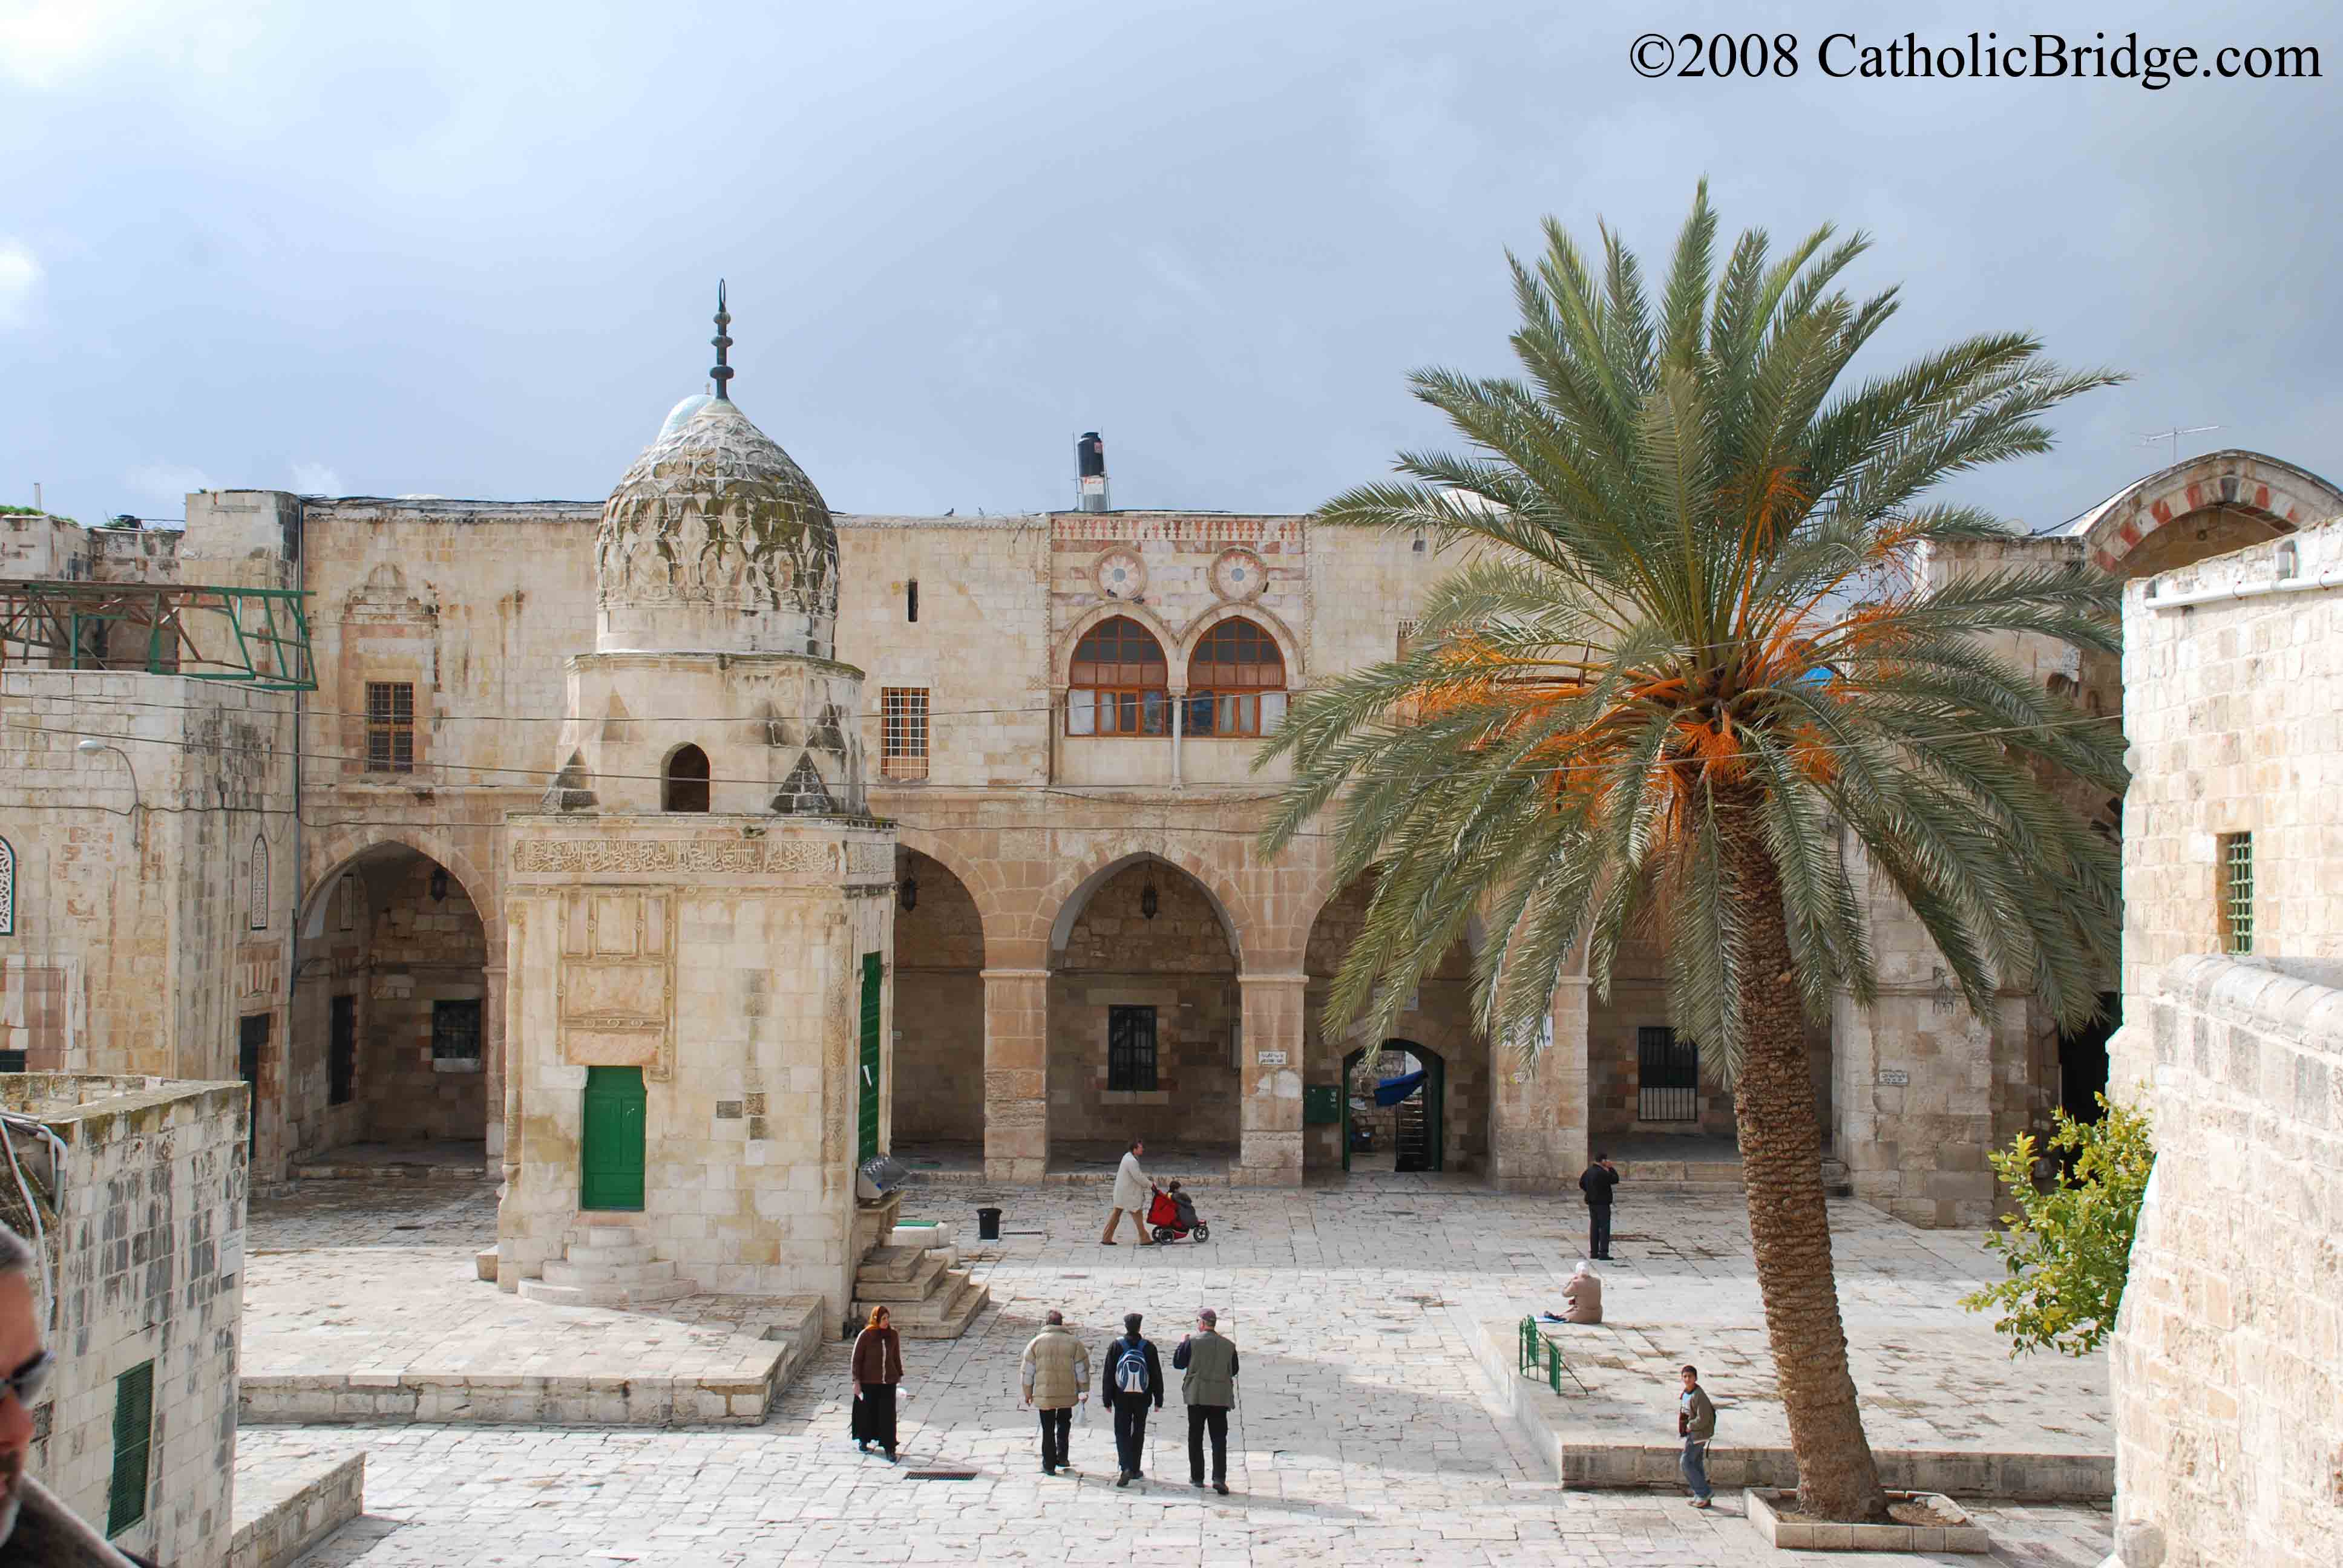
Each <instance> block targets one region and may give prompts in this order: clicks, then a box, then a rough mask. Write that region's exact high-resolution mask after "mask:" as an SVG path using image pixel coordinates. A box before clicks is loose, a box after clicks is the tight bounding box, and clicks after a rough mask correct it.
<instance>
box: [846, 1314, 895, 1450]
mask: <svg viewBox="0 0 2343 1568" xmlns="http://www.w3.org/2000/svg"><path fill="white" fill-rule="evenodd" d="M902 1381H903V1340H902V1336H901V1335H900V1334H898V1333H897V1332H895V1325H894V1323H893V1322H892V1321H891V1320H890V1316H889V1314H888V1312H887V1309H886V1308H884V1307H873V1308H871V1309H870V1325H869V1326H868V1327H866V1328H865V1329H864V1330H863V1331H862V1332H860V1333H859V1334H857V1335H855V1336H854V1446H855V1447H856V1448H858V1449H860V1451H861V1452H864V1453H868V1452H870V1445H871V1444H872V1443H874V1442H875V1443H877V1444H878V1445H879V1446H880V1448H883V1449H885V1450H886V1451H887V1462H889V1463H890V1464H892V1463H893V1462H895V1385H896V1384H898V1383H900V1382H902Z"/></svg>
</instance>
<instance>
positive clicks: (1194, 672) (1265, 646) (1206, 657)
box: [1180, 619, 1285, 735]
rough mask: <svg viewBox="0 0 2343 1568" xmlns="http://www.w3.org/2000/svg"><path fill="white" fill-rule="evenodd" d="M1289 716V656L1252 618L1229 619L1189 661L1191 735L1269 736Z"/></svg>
mask: <svg viewBox="0 0 2343 1568" xmlns="http://www.w3.org/2000/svg"><path fill="white" fill-rule="evenodd" d="M1284 718H1285V656H1284V655H1283V654H1282V653H1280V652H1278V650H1277V643H1276V640H1275V639H1274V638H1272V637H1271V636H1270V635H1269V633H1267V632H1266V631H1263V630H1262V628H1260V627H1258V626H1256V625H1254V624H1253V623H1252V621H1249V620H1243V619H1233V620H1224V621H1222V622H1221V624H1220V625H1218V626H1216V627H1214V628H1212V630H1211V631H1208V632H1206V633H1205V634H1204V638H1203V640H1202V641H1201V642H1199V643H1198V644H1196V651H1195V652H1194V653H1193V654H1192V655H1190V656H1189V659H1188V697H1187V709H1186V711H1185V712H1184V713H1182V715H1181V726H1180V727H1181V728H1182V729H1184V730H1185V731H1186V732H1187V733H1189V734H1190V735H1266V734H1268V733H1269V732H1270V731H1271V730H1272V729H1276V728H1277V727H1278V725H1279V724H1280V723H1282V721H1283V720H1284Z"/></svg>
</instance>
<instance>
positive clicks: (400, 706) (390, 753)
mask: <svg viewBox="0 0 2343 1568" xmlns="http://www.w3.org/2000/svg"><path fill="white" fill-rule="evenodd" d="M414 771H415V683H414V682H413V681H410V680H369V681H367V772H369V773H412V772H414Z"/></svg>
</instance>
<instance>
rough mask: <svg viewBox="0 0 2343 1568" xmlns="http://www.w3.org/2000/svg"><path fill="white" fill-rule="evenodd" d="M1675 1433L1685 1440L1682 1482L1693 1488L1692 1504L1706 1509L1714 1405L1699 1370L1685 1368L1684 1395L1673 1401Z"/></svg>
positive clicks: (1709, 1491) (1713, 1433) (1714, 1422)
mask: <svg viewBox="0 0 2343 1568" xmlns="http://www.w3.org/2000/svg"><path fill="white" fill-rule="evenodd" d="M1676 1435H1677V1436H1678V1437H1680V1438H1683V1439H1684V1460H1683V1468H1684V1484H1685V1485H1686V1486H1689V1487H1691V1488H1692V1505H1693V1506H1694V1508H1706V1507H1707V1506H1708V1500H1709V1497H1710V1495H1711V1491H1712V1489H1711V1488H1710V1486H1709V1484H1708V1442H1709V1439H1711V1438H1713V1437H1715V1435H1716V1406H1715V1405H1713V1404H1711V1403H1710V1402H1709V1401H1708V1391H1707V1390H1706V1389H1704V1388H1703V1387H1701V1386H1700V1369H1699V1368H1698V1367H1692V1366H1688V1367H1686V1368H1684V1396H1683V1397H1682V1398H1681V1399H1679V1400H1678V1401H1677V1402H1676Z"/></svg>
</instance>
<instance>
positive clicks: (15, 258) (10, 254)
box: [0, 239, 41, 327]
mask: <svg viewBox="0 0 2343 1568" xmlns="http://www.w3.org/2000/svg"><path fill="white" fill-rule="evenodd" d="M40 281H41V264H40V263H39V262H38V261H37V260H35V258H34V256H33V253H32V252H31V251H30V250H29V249H27V248H26V247H25V246H24V245H22V244H21V243H19V242H18V241H16V240H13V239H0V327H22V326H24V325H25V322H26V321H28V320H30V319H31V318H32V314H33V290H34V289H35V287H36V286H39V284H40Z"/></svg>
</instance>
